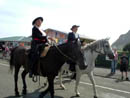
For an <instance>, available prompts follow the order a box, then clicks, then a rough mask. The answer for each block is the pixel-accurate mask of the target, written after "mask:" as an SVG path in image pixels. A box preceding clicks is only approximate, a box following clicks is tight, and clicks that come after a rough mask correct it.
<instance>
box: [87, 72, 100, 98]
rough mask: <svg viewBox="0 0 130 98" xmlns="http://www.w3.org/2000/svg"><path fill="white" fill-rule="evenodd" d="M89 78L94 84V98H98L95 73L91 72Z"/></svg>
mask: <svg viewBox="0 0 130 98" xmlns="http://www.w3.org/2000/svg"><path fill="white" fill-rule="evenodd" d="M88 76H89V78H90V81H91V82H92V84H93V91H94V98H98V97H97V90H96V86H95V85H96V84H95V80H94V77H93V71H92V72H90V73H89V74H88Z"/></svg>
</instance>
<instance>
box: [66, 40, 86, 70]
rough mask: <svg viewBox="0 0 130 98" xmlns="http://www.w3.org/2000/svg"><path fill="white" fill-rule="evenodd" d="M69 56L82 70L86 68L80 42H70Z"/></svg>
mask: <svg viewBox="0 0 130 98" xmlns="http://www.w3.org/2000/svg"><path fill="white" fill-rule="evenodd" d="M68 45H69V46H68V47H69V48H68V51H69V53H68V55H69V56H70V57H71V58H72V59H73V60H74V61H75V62H76V63H77V64H78V65H79V67H80V69H84V68H85V64H84V57H83V53H82V52H81V43H80V42H79V41H78V40H75V41H73V42H68Z"/></svg>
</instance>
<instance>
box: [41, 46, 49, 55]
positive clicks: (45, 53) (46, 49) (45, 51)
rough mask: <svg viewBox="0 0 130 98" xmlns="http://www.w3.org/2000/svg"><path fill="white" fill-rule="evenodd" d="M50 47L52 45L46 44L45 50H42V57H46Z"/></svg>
mask: <svg viewBox="0 0 130 98" xmlns="http://www.w3.org/2000/svg"><path fill="white" fill-rule="evenodd" d="M49 49H50V45H48V46H46V47H45V48H44V50H43V51H42V53H41V55H40V57H45V56H46V55H47V53H48V50H49Z"/></svg>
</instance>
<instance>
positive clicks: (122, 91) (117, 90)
mask: <svg viewBox="0 0 130 98" xmlns="http://www.w3.org/2000/svg"><path fill="white" fill-rule="evenodd" d="M80 83H81V84H86V85H90V86H91V85H92V84H91V83H86V82H80ZM96 87H98V88H103V89H107V90H111V91H116V92H121V93H125V94H130V92H128V91H124V90H119V89H113V88H109V87H105V86H100V85H96Z"/></svg>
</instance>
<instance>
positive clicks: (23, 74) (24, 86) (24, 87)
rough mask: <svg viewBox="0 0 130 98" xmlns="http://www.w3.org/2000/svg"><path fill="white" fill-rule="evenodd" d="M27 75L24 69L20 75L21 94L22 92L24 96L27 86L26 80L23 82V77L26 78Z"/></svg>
mask: <svg viewBox="0 0 130 98" xmlns="http://www.w3.org/2000/svg"><path fill="white" fill-rule="evenodd" d="M27 73H28V72H27V71H26V70H25V69H24V71H23V72H22V74H21V76H22V81H23V92H22V94H26V93H27V85H26V80H25V77H26V75H27Z"/></svg>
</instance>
